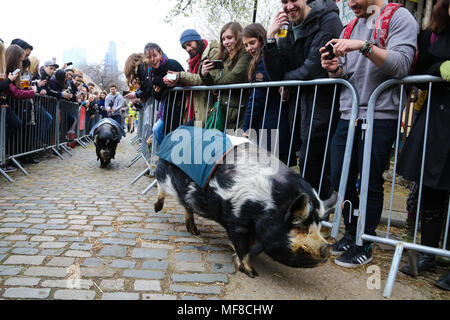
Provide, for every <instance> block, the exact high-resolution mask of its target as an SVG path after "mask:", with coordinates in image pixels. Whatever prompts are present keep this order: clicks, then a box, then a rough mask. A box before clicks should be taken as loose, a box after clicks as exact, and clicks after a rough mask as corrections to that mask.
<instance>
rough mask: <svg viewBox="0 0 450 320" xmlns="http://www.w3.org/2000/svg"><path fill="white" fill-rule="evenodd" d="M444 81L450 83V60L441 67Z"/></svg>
mask: <svg viewBox="0 0 450 320" xmlns="http://www.w3.org/2000/svg"><path fill="white" fill-rule="evenodd" d="M440 70H441V76H442V79H444V80H445V81H450V60H447V61H445V62H444V63H443V64H441V67H440Z"/></svg>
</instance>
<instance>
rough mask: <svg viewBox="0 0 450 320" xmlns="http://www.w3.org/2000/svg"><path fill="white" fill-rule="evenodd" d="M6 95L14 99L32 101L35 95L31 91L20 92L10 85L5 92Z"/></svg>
mask: <svg viewBox="0 0 450 320" xmlns="http://www.w3.org/2000/svg"><path fill="white" fill-rule="evenodd" d="M6 94H7V95H8V96H11V97H13V98H16V99H33V98H34V94H35V93H34V91H33V90H20V89H18V88H17V87H16V86H15V85H14V84H12V83H11V84H10V85H9V88H8V89H7V90H6Z"/></svg>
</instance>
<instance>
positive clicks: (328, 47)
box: [324, 43, 336, 60]
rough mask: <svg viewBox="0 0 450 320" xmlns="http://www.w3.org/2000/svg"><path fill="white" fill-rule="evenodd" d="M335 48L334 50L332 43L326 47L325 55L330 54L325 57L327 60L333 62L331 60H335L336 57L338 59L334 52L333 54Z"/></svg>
mask: <svg viewBox="0 0 450 320" xmlns="http://www.w3.org/2000/svg"><path fill="white" fill-rule="evenodd" d="M333 48H334V44H332V43H330V44H329V45H327V46H326V47H325V50H324V53H325V52H328V55H327V56H326V57H325V59H327V60H331V59H333V58H334V57H336V55H335V54H334V52H333Z"/></svg>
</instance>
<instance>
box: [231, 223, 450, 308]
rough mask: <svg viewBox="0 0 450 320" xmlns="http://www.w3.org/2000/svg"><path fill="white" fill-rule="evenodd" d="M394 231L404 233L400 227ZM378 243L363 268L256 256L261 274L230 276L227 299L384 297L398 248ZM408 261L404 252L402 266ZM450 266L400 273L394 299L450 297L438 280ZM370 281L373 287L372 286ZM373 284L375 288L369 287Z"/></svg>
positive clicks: (362, 298) (239, 273)
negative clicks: (296, 264)
mask: <svg viewBox="0 0 450 320" xmlns="http://www.w3.org/2000/svg"><path fill="white" fill-rule="evenodd" d="M393 232H397V233H398V232H401V230H399V229H395V228H394V230H393ZM387 249H388V248H380V247H379V246H378V245H375V246H374V251H373V257H374V259H373V261H372V262H371V263H369V264H367V265H365V266H363V267H361V268H354V269H349V268H343V267H340V266H338V265H336V264H335V263H334V259H335V258H336V257H332V259H330V260H329V261H328V262H327V263H326V264H324V265H322V266H319V267H316V268H313V269H294V268H290V267H286V266H284V265H281V264H279V263H277V262H275V261H273V260H272V259H271V258H270V257H268V256H267V255H264V254H262V255H260V256H258V257H256V258H255V259H254V263H253V265H254V268H255V269H256V270H257V272H258V274H259V276H258V277H257V278H255V279H250V278H248V277H247V276H246V275H244V274H243V273H241V272H238V273H236V274H235V275H234V276H233V277H230V283H229V285H228V286H227V290H226V291H227V294H226V295H225V296H224V297H223V299H225V300H228V299H245V300H254V299H258V300H266V299H267V300H328V299H331V300H347V299H348V300H384V299H386V298H384V297H383V291H384V286H385V283H386V279H387V277H388V274H389V268H390V265H391V261H392V256H393V253H394V251H393V250H392V249H389V250H387ZM406 263H407V257H406V253H405V252H404V253H403V256H402V262H401V264H400V266H402V265H404V264H406ZM374 266H377V267H379V271H380V273H379V274H380V276H381V277H380V278H381V279H380V280H381V281H380V282H379V288H376V281H373V279H374V278H373V276H374V273H373V270H374V269H376V268H374ZM448 268H450V266H444V265H438V268H437V270H436V273H426V274H424V275H423V276H419V277H416V278H413V277H409V276H407V275H405V274H403V273H402V272H400V271H399V272H398V273H397V278H396V281H395V285H394V289H393V293H392V297H391V298H390V299H391V300H450V292H447V291H443V290H440V289H439V288H437V287H435V285H434V283H435V281H436V280H437V279H439V277H440V276H441V275H443V274H444V273H445V272H446V270H448ZM368 282H369V286H368ZM369 287H371V288H372V289H369Z"/></svg>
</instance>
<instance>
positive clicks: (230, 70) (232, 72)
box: [202, 48, 252, 129]
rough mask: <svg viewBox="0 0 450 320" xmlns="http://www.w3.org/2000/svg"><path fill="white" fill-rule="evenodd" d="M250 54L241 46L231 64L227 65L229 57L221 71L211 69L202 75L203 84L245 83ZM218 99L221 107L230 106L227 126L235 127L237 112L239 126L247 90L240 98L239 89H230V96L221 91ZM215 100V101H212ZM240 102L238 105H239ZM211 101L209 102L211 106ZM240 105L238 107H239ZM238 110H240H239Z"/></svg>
mask: <svg viewBox="0 0 450 320" xmlns="http://www.w3.org/2000/svg"><path fill="white" fill-rule="evenodd" d="M251 59H252V56H251V55H250V54H249V53H248V52H247V51H246V50H245V49H244V48H243V49H241V51H240V52H239V54H238V57H237V59H236V60H235V61H234V62H233V64H232V65H231V66H229V67H228V66H227V63H228V62H229V57H228V58H227V59H226V60H225V61H224V62H223V63H224V65H225V68H224V69H223V70H221V71H216V70H214V71H212V72H210V73H209V74H207V76H206V77H203V78H202V80H203V84H204V85H226V84H234V83H247V82H248V68H249V66H250V61H251ZM220 94H221V98H220V101H221V102H222V105H223V107H224V108H225V109H226V108H227V107H228V106H229V107H230V108H229V110H228V117H227V118H228V123H227V128H233V129H234V128H235V127H236V120H237V118H238V113H239V124H238V126H241V124H242V123H243V120H244V119H243V118H244V117H243V115H244V112H245V108H246V106H247V103H248V96H249V92H248V90H243V92H242V99H241V90H240V89H236V90H232V91H231V96H230V95H229V90H222V91H221V93H220ZM229 97H230V99H228V98H229ZM214 102H215V101H214ZM239 102H240V105H239ZM212 104H213V103H210V105H211V106H212ZM239 107H240V109H239ZM239 110H240V111H239Z"/></svg>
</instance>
